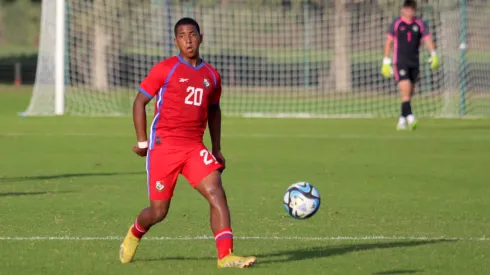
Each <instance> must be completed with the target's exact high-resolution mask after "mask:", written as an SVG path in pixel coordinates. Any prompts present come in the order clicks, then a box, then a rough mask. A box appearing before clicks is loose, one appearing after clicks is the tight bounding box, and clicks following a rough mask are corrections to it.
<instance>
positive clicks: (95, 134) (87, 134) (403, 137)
mask: <svg viewBox="0 0 490 275" xmlns="http://www.w3.org/2000/svg"><path fill="white" fill-rule="evenodd" d="M25 136H32V137H67V136H72V137H133V136H134V134H130V133H128V134H123V133H100V132H80V133H76V132H73V133H71V132H66V133H63V132H60V133H23V132H8V133H0V137H25ZM222 136H223V138H245V139H250V138H255V139H296V138H297V139H372V140H414V139H415V140H417V139H418V140H427V139H431V140H462V141H468V140H490V136H488V135H482V136H468V137H464V138H460V137H455V136H452V135H444V136H437V137H433V136H419V135H414V134H408V135H404V134H402V133H400V134H399V135H393V134H391V135H362V134H338V135H329V134H289V133H270V134H268V133H246V134H223V135H222Z"/></svg>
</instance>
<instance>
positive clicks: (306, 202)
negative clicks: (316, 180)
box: [283, 181, 320, 219]
mask: <svg viewBox="0 0 490 275" xmlns="http://www.w3.org/2000/svg"><path fill="white" fill-rule="evenodd" d="M283 203H284V208H285V209H286V212H287V213H288V214H289V215H290V216H291V217H293V218H295V219H308V218H310V217H312V216H313V215H315V213H316V212H317V211H318V209H319V208H320V192H318V189H316V187H315V186H313V185H312V184H310V183H308V182H304V181H301V182H297V183H295V184H293V185H291V186H289V187H288V189H287V190H286V194H284V201H283Z"/></svg>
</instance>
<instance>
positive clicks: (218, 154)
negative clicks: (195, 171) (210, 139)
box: [212, 151, 226, 170]
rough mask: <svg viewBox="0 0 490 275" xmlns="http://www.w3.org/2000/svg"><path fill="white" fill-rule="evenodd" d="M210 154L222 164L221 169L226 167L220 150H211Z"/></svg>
mask: <svg viewBox="0 0 490 275" xmlns="http://www.w3.org/2000/svg"><path fill="white" fill-rule="evenodd" d="M212 154H213V156H214V158H215V159H216V160H217V161H218V162H219V163H221V165H223V168H222V170H224V169H225V168H226V160H225V157H223V154H222V153H221V151H213V152H212Z"/></svg>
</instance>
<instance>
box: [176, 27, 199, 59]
mask: <svg viewBox="0 0 490 275" xmlns="http://www.w3.org/2000/svg"><path fill="white" fill-rule="evenodd" d="M175 45H177V47H179V49H180V53H181V54H182V55H184V56H185V57H187V58H196V57H197V56H198V55H199V45H201V35H200V34H199V33H198V32H197V29H196V27H195V26H194V25H181V26H179V27H178V28H177V37H176V38H175Z"/></svg>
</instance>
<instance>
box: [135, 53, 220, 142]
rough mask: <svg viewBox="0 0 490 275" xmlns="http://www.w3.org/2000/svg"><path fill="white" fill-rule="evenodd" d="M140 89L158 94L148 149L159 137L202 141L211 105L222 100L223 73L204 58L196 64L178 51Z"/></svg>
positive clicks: (161, 138)
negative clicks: (189, 61) (192, 63)
mask: <svg viewBox="0 0 490 275" xmlns="http://www.w3.org/2000/svg"><path fill="white" fill-rule="evenodd" d="M139 91H140V92H141V93H143V94H144V95H146V96H147V97H149V98H153V97H156V99H155V114H154V119H153V122H152V123H151V129H150V138H149V149H153V147H154V145H155V142H157V143H158V142H160V141H162V142H163V141H165V142H170V143H171V144H177V145H185V144H189V143H200V142H202V138H203V135H204V131H205V130H206V124H207V119H208V108H209V107H210V106H212V105H218V104H219V100H220V97H221V76H220V75H219V73H218V71H216V70H215V69H214V68H213V67H212V66H211V65H209V64H208V63H206V62H204V61H201V63H200V64H199V65H198V66H197V67H194V66H192V65H191V64H190V63H188V62H187V61H185V60H184V59H183V58H182V57H180V56H179V55H177V56H174V57H171V58H168V59H166V60H163V61H161V62H160V63H158V64H156V65H155V66H154V67H153V68H152V69H151V70H150V73H149V74H148V76H147V77H146V78H145V79H144V80H143V81H142V82H141V85H140V88H139Z"/></svg>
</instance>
